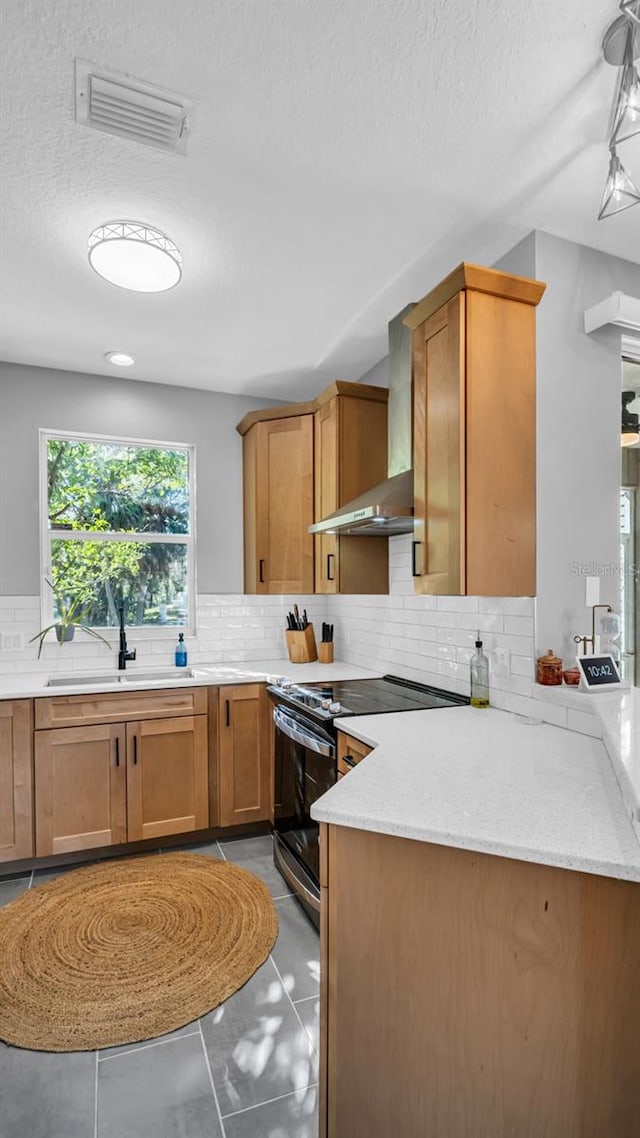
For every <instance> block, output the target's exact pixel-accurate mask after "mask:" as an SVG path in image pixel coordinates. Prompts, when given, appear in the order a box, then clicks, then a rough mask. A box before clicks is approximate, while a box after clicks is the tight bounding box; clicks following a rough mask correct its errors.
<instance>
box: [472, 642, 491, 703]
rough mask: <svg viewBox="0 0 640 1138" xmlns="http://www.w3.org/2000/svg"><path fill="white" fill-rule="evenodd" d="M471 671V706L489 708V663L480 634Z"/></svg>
mask: <svg viewBox="0 0 640 1138" xmlns="http://www.w3.org/2000/svg"><path fill="white" fill-rule="evenodd" d="M469 668H470V671H471V706H472V707H488V706H489V661H488V659H487V657H486V656H485V654H484V652H483V651H482V641H481V639H480V632H478V639H477V640H476V651H475V653H474V654H473V656H472V657H471V660H470V662H469Z"/></svg>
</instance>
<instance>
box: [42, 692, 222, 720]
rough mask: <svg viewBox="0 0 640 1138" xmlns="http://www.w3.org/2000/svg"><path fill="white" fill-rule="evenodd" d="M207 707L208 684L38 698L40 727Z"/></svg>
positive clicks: (190, 712)
mask: <svg viewBox="0 0 640 1138" xmlns="http://www.w3.org/2000/svg"><path fill="white" fill-rule="evenodd" d="M206 711H207V689H206V688H205V687H193V688H162V689H160V690H157V691H122V689H121V688H120V687H119V688H118V690H117V691H114V692H104V693H102V692H101V693H100V694H99V695H91V696H89V695H68V696H64V695H59V696H52V697H50V698H47V697H45V698H43V699H37V700H36V701H35V721H36V728H37V729H42V728H44V727H74V726H76V725H78V724H91V723H126V722H129V721H131V720H133V719H163V718H165V717H166V716H175V715H204V714H206Z"/></svg>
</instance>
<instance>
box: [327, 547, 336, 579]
mask: <svg viewBox="0 0 640 1138" xmlns="http://www.w3.org/2000/svg"><path fill="white" fill-rule="evenodd" d="M334 558H335V553H327V581H335V577H334V575H333V573H332V572H331V569H332V565H331V562H332V560H333V559H334Z"/></svg>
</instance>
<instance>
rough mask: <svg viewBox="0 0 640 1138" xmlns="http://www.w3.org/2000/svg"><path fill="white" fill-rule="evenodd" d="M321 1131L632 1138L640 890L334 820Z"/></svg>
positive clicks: (324, 923) (363, 1135)
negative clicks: (336, 824)
mask: <svg viewBox="0 0 640 1138" xmlns="http://www.w3.org/2000/svg"><path fill="white" fill-rule="evenodd" d="M320 853H321V857H320V875H321V887H322V901H321V906H322V907H321V1030H320V1059H321V1092H320V1136H321V1138H388V1136H389V1135H390V1134H392V1135H395V1134H397V1135H401V1136H402V1138H427V1136H430V1135H433V1136H434V1138H436V1136H437V1138H635V1136H636V1135H637V1133H638V1088H639V1087H640V983H639V979H638V978H639V977H640V884H638V883H633V882H627V881H617V880H615V879H613V878H608V877H598V876H596V875H592V874H586V873H580V872H576V871H573V870H568V869H559V868H554V867H550V866H544V865H539V864H536V863H532V862H527V861H515V860H512V859H509V858H501V857H495V856H491V855H488V854H479V853H474V852H471V851H467V850H461V849H456V848H452V847H447V846H437V845H432V844H430V843H428V842H419V841H412V840H409V839H406V838H398V837H393V836H390V835H386V834H375V833H371V832H367V831H362V830H354V829H349V828H347V827H342V826H322V827H321V836H320Z"/></svg>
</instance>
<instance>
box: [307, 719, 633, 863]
mask: <svg viewBox="0 0 640 1138" xmlns="http://www.w3.org/2000/svg"><path fill="white" fill-rule="evenodd" d="M336 723H337V726H338V728H339V729H340V730H343V731H346V732H348V733H349V734H351V735H353V736H355V737H356V738H358V739H361V740H362V741H363V742H365V743H368V744H369V745H371V746H374V747H375V748H376V749H375V751H374V752H373V753H372V754H371V755H368V756H367V757H366V758H365V759H364V760H363V761H362V762H361V763H359V764H358V765H357V767H355V768H354V769H353V770H352V771H350V773H349V774H348V775H347V776H346V777H345V778H343V779H341V780H340V781H339V782H338V783H337V784H336V786H334V787H332V789H331V790H329V791H328V792H327V793H326V794H325V795H323V796H322V798H320V799H318V801H317V802H316V803H315V804H314V806H313V807H312V810H311V813H312V816H313V817H314V818H315V819H316V821H318V822H329V823H333V824H335V825H339V826H351V827H354V828H356V829H361V830H372V831H375V832H377V833H382V834H394V835H397V836H400V837H406V838H413V839H416V840H418V841H423V842H434V843H436V844H438V845H447V846H457V847H459V848H461V849H467V850H476V851H478V852H481V853H489V854H497V855H499V856H501V857H512V858H516V859H518V860H521V861H534V862H539V863H541V864H543V865H551V866H560V867H562V868H564V869H573V870H581V871H583V872H585V873H594V874H599V875H602V876H606V877H616V878H623V879H626V880H629V881H640V842H639V841H638V840H637V838H636V835H635V834H634V831H633V829H632V826H631V823H630V821H629V818H628V816H627V812H626V810H625V806H624V803H623V800H622V797H621V794H620V788H619V786H618V783H617V781H616V776H615V774H614V771H613V769H612V764H611V761H610V759H609V757H608V755H607V753H606V751H605V748H604V745H603V743H602V741H601V740H600V739H594V738H590V737H588V736H585V735H578V734H576V733H574V732H572V731H567V730H565V729H563V728H560V727H552V726H550V725H548V724H543V723H536V724H533V725H532V724H530V723H528V722H527V720H526V719H525V718H522V717H520V716H516V715H512V714H510V713H508V712H505V711H498V710H495V709H493V708H489V709H488V710H486V711H485V710H482V711H478V710H475V709H474V708H471V707H452V708H439V709H437V710H432V711H412V712H403V713H401V714H390V715H377V716H374V715H369V716H358V717H357V718H354V719H338V720H337V721H336Z"/></svg>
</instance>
